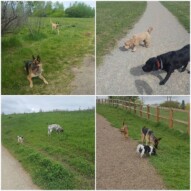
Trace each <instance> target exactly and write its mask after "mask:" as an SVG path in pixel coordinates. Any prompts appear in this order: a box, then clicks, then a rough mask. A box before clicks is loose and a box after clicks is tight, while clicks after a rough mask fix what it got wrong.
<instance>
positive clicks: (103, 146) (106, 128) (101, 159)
mask: <svg viewBox="0 0 191 191" xmlns="http://www.w3.org/2000/svg"><path fill="white" fill-rule="evenodd" d="M96 136H97V137H96V139H97V148H96V166H97V171H96V179H97V184H96V187H97V189H99V190H100V189H103V190H104V189H110V190H113V189H115V190H120V189H128V190H129V189H130V190H134V189H140V190H144V189H147V190H155V189H160V190H161V189H165V186H164V184H163V181H162V180H161V177H159V175H158V174H157V172H156V170H155V169H154V168H153V167H152V166H151V165H150V163H149V161H148V159H147V158H142V159H141V158H140V157H139V155H137V153H136V146H137V141H134V140H131V139H128V140H125V138H124V136H123V135H122V134H121V133H120V132H119V130H118V129H116V128H113V127H111V125H110V123H109V122H108V121H106V120H105V119H104V118H103V117H102V116H100V115H98V114H97V130H96Z"/></svg>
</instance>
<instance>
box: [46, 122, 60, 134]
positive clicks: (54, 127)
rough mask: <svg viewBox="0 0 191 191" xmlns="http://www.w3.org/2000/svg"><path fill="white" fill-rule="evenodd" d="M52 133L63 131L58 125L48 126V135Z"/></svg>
mask: <svg viewBox="0 0 191 191" xmlns="http://www.w3.org/2000/svg"><path fill="white" fill-rule="evenodd" d="M52 131H56V132H58V133H60V132H63V131H64V129H63V128H62V127H61V126H60V125H58V124H52V125H49V126H48V135H50V134H51V133H52Z"/></svg>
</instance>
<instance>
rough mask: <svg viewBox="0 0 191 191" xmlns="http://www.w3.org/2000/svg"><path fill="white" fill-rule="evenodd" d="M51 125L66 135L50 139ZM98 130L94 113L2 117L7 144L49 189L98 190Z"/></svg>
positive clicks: (37, 182) (27, 169)
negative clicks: (96, 156) (56, 124)
mask: <svg viewBox="0 0 191 191" xmlns="http://www.w3.org/2000/svg"><path fill="white" fill-rule="evenodd" d="M47 123H48V124H51V123H58V124H60V125H61V126H62V127H63V128H64V133H61V134H57V133H52V135H51V136H48V130H47ZM94 131H95V129H94V110H87V111H74V112H47V113H32V114H13V115H2V143H3V145H4V146H5V147H6V148H7V149H8V150H9V151H10V152H11V153H12V154H13V155H14V156H15V157H16V158H17V160H18V161H20V162H21V164H22V166H23V167H24V168H25V169H26V171H28V172H29V174H30V175H31V177H32V180H33V182H34V183H35V184H37V185H38V186H39V187H40V188H41V189H46V190H48V189H54V190H64V189H65V190H67V189H69V190H70V189H76V190H80V189H83V190H87V189H91V190H93V189H94V182H95V172H94V170H95V167H94V163H95V138H94ZM17 135H20V136H24V144H23V145H21V144H17Z"/></svg>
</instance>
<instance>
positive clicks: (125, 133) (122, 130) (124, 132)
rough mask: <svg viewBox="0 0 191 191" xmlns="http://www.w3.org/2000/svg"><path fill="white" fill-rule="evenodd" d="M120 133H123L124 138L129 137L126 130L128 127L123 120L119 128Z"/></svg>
mask: <svg viewBox="0 0 191 191" xmlns="http://www.w3.org/2000/svg"><path fill="white" fill-rule="evenodd" d="M119 130H120V132H121V133H123V134H124V136H125V138H128V137H129V132H128V127H127V125H125V122H124V121H123V126H122V128H120V129H119Z"/></svg>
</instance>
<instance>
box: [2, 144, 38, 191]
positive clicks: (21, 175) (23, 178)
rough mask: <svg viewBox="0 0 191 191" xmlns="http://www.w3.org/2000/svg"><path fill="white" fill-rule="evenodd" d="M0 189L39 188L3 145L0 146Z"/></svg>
mask: <svg viewBox="0 0 191 191" xmlns="http://www.w3.org/2000/svg"><path fill="white" fill-rule="evenodd" d="M1 189H2V190H40V189H39V188H38V187H37V186H36V185H34V184H33V182H32V180H31V178H30V176H29V175H28V174H27V173H26V172H25V171H24V170H23V168H22V166H21V165H20V163H19V162H18V161H17V160H15V158H14V157H13V156H12V155H11V154H10V153H9V152H8V151H7V149H5V148H4V147H1Z"/></svg>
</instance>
